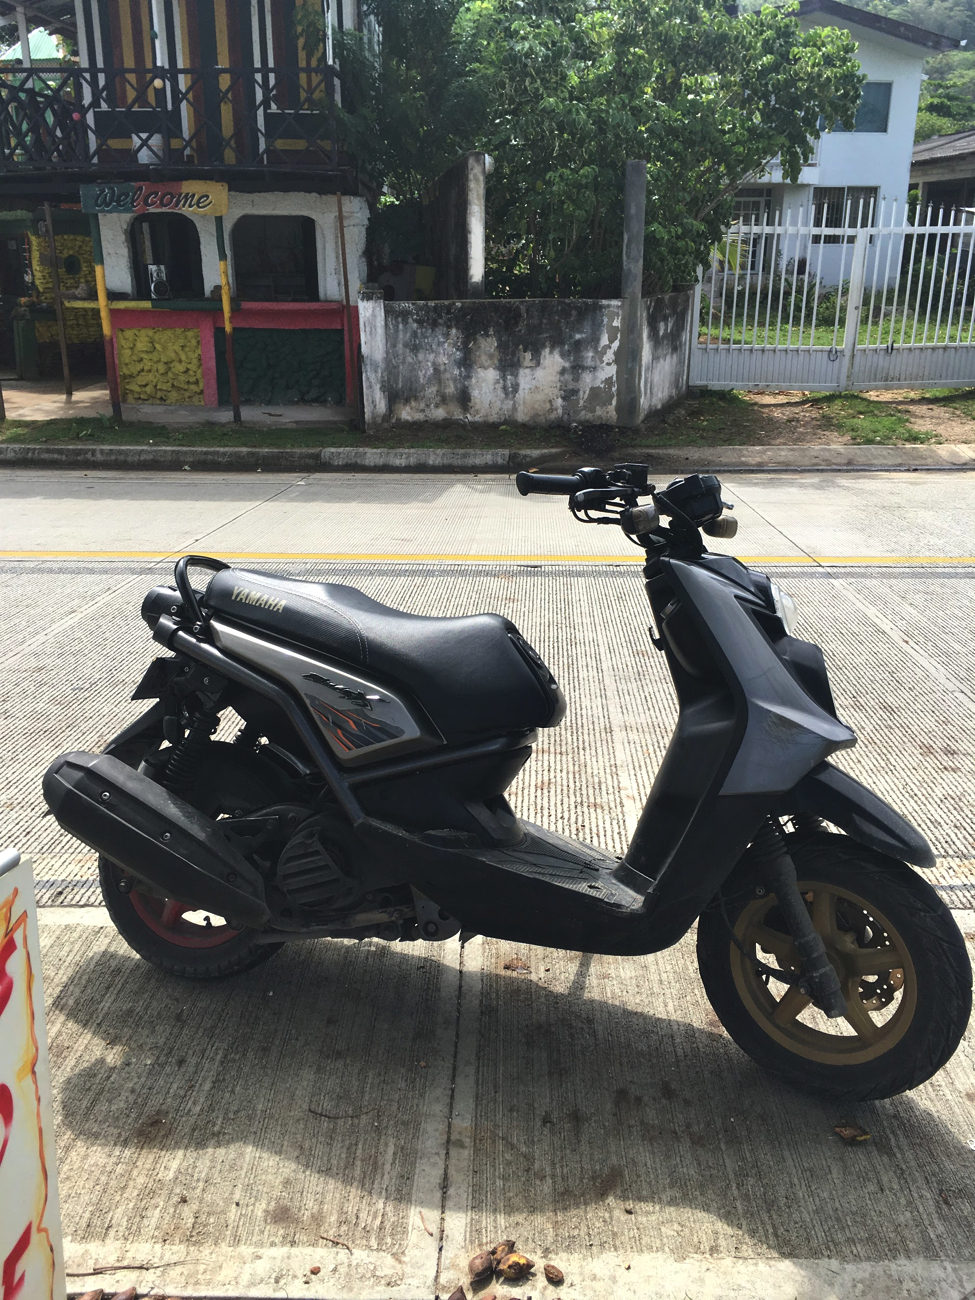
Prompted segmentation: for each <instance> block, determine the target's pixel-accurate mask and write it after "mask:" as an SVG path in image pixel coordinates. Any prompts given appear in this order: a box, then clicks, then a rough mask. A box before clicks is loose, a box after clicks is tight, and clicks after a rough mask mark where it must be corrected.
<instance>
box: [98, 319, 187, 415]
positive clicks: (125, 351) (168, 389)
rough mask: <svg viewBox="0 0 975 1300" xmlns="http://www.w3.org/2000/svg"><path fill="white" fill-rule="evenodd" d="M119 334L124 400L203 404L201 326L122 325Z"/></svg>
mask: <svg viewBox="0 0 975 1300" xmlns="http://www.w3.org/2000/svg"><path fill="white" fill-rule="evenodd" d="M115 337H116V339H117V343H118V369H119V380H120V383H121V390H122V401H123V402H174V403H178V402H188V403H190V404H193V405H196V406H202V405H203V362H202V359H201V356H200V331H199V330H194V329H120V330H118V332H117V333H116V336H115Z"/></svg>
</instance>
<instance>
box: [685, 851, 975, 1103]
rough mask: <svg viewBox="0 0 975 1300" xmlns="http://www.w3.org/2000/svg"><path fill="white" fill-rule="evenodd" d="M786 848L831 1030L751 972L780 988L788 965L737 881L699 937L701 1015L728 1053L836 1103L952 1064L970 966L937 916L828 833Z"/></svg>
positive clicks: (905, 884)
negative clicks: (826, 975)
mask: <svg viewBox="0 0 975 1300" xmlns="http://www.w3.org/2000/svg"><path fill="white" fill-rule="evenodd" d="M789 847H790V852H791V853H792V856H793V860H794V861H795V863H796V867H797V869H798V877H799V889H800V891H801V893H802V895H803V897H804V898H805V900H806V905H807V907H808V909H809V913H810V916H811V917H812V921H813V925H814V926H815V927H816V930H817V931H818V932H819V934H820V935H821V937H822V939H823V943H824V945H825V948H826V952H827V955H828V956H829V959H830V961H831V963H832V965H833V967H834V969H835V970H836V973H837V976H838V977H839V981H840V986H841V988H842V991H843V997H844V1000H845V1002H846V1015H845V1017H842V1018H839V1019H835V1020H830V1019H829V1018H828V1017H827V1016H825V1015H824V1014H823V1013H822V1012H821V1011H819V1010H818V1009H817V1008H816V1006H815V1005H814V1004H813V1002H812V1001H811V999H810V998H809V997H807V996H806V995H805V994H804V993H802V992H801V990H800V989H799V988H798V987H797V986H796V985H795V984H794V983H789V982H785V981H780V980H778V979H776V978H775V977H774V976H773V975H772V974H770V973H769V971H768V970H767V969H763V966H764V967H766V968H768V967H771V968H772V969H773V970H780V971H782V972H783V974H784V975H786V976H793V975H794V974H795V973H796V972H797V971H798V969H799V958H798V955H797V953H796V949H795V945H794V943H793V941H792V938H791V936H790V935H789V932H788V927H787V926H786V923H785V920H784V917H783V916H782V913H781V910H780V909H779V906H778V901H777V899H776V897H775V895H774V894H769V893H767V892H766V891H765V890H764V889H763V888H762V886H761V885H760V884H759V883H758V882H757V880H756V879H754V878H749V877H748V875H747V873H746V872H744V871H743V872H739V873H736V876H735V877H733V878H732V879H731V880H730V881H729V882H728V884H727V885H726V887H725V890H724V891H723V894H722V897H721V898H720V899H719V904H720V905H717V906H715V907H714V908H712V909H710V910H709V911H707V912H706V913H704V914H703V915H702V917H701V919H700V922H699V925H698V941H697V955H698V963H699V966H700V970H701V978H702V980H703V982H704V987H705V991H706V992H707V995H708V999H709V1000H710V1002H711V1005H712V1006H713V1007H714V1010H715V1012H716V1013H717V1015H718V1017H719V1019H720V1020H721V1023H722V1024H723V1025H724V1027H725V1028H726V1029H727V1031H728V1033H729V1034H730V1035H731V1037H732V1038H733V1039H734V1040H735V1042H736V1043H737V1044H738V1046H739V1047H741V1048H742V1049H743V1050H744V1051H745V1052H747V1053H748V1055H749V1056H751V1057H752V1059H753V1060H755V1061H756V1062H757V1063H758V1064H759V1065H761V1066H763V1067H764V1068H765V1069H767V1070H769V1071H771V1072H772V1073H774V1074H777V1075H779V1076H781V1077H782V1078H784V1079H787V1080H788V1081H789V1082H791V1083H794V1084H796V1085H797V1086H799V1087H802V1088H806V1089H811V1090H813V1091H817V1092H822V1093H826V1094H829V1095H830V1096H833V1097H836V1098H838V1099H843V1100H846V1101H858V1100H860V1101H862V1100H867V1099H869V1098H880V1097H891V1096H894V1095H895V1094H896V1093H899V1092H905V1091H906V1090H907V1089H909V1088H914V1087H917V1085H918V1084H920V1083H923V1082H924V1081H925V1080H926V1079H929V1078H930V1077H931V1076H932V1075H933V1074H934V1073H935V1072H936V1071H937V1070H939V1069H940V1068H941V1066H942V1065H944V1063H945V1062H946V1061H947V1060H948V1058H949V1057H950V1056H951V1054H952V1053H953V1052H954V1050H955V1048H956V1047H957V1046H958V1042H959V1040H960V1039H961V1036H962V1034H963V1033H964V1031H965V1027H966V1025H967V1024H968V1018H969V1015H970V1012H971V1001H972V972H971V965H970V963H969V960H968V954H967V953H966V951H965V943H964V940H963V938H962V936H961V934H960V932H959V930H958V927H957V925H956V924H955V922H954V919H953V918H952V916H951V913H950V911H949V910H948V909H947V908H946V907H945V905H944V903H942V901H941V900H940V898H939V897H938V895H937V894H936V893H935V892H934V890H933V889H932V888H931V887H930V886H929V885H928V884H927V883H926V882H925V881H924V880H922V879H921V878H920V877H919V876H917V875H915V873H914V872H913V871H911V870H910V869H909V868H908V867H905V866H903V865H902V864H900V863H895V862H893V861H891V860H890V859H888V858H885V857H883V856H882V855H881V854H878V853H873V852H872V851H871V850H869V849H867V848H865V847H863V846H862V845H858V844H856V843H854V842H853V841H850V840H848V839H846V838H845V837H843V836H841V835H826V834H822V835H817V836H815V837H813V838H811V839H809V840H806V841H798V842H797V841H795V840H793V841H791V842H790V846H789ZM759 963H761V965H760V964H759Z"/></svg>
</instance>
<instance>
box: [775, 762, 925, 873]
mask: <svg viewBox="0 0 975 1300" xmlns="http://www.w3.org/2000/svg"><path fill="white" fill-rule="evenodd" d="M780 811H781V813H782V815H783V816H788V814H789V813H794V812H795V813H811V814H812V815H813V816H815V817H822V818H823V820H824V821H828V822H832V823H833V825H834V826H838V827H839V828H840V830H841V831H845V832H846V834H847V835H849V836H850V838H851V839H854V840H859V841H860V843H861V844H866V845H867V846H868V847H869V848H871V849H877V850H878V852H880V853H885V854H887V856H888V857H892V858H899V859H900V860H901V861H902V862H910V863H912V864H913V865H914V866H915V867H927V868H930V867H933V866H934V864H935V858H934V853H933V852H932V850H931V845H930V844H929V843H928V842H927V840H926V839H925V838H924V836H923V835H922V834H921V833H920V831H917V830H915V829H914V827H913V826H912V825H911V824H910V822H908V821H905V819H904V818H903V817H902V816H901V815H900V813H897V812H894V810H893V808H891V806H890V805H889V804H888V803H885V802H884V800H883V799H881V798H880V797H879V796H878V795H875V794H874V793H873V791H872V790H868V789H867V787H866V786H865V785H861V784H860V782H859V781H855V780H854V779H853V777H852V776H847V774H846V773H845V772H841V771H840V770H839V768H837V767H833V765H832V764H831V763H821V764H820V766H819V767H817V768H815V769H814V770H813V771H812V772H810V773H809V775H808V776H806V777H804V778H803V779H802V780H801V781H800V782H799V784H798V785H797V786H795V788H794V789H793V790H792V791H791V793H790V794H789V795H788V797H787V799H786V800H785V801H784V802H783V805H782V808H781V810H780Z"/></svg>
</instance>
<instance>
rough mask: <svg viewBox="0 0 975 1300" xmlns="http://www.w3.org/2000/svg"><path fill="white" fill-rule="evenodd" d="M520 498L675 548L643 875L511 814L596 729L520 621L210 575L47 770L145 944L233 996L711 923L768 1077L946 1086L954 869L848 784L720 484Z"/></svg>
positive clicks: (634, 865) (821, 1084) (808, 676)
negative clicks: (352, 951) (479, 939)
mask: <svg viewBox="0 0 975 1300" xmlns="http://www.w3.org/2000/svg"><path fill="white" fill-rule="evenodd" d="M516 483H517V487H518V489H519V491H520V492H521V493H522V494H523V495H527V494H529V493H545V494H552V495H557V496H561V497H562V498H563V499H564V500H566V501H567V502H568V505H569V508H570V509H571V511H572V513H573V514H574V516H575V517H576V518H577V519H579V520H580V521H581V522H597V523H603V524H611V525H613V526H616V527H619V528H620V529H622V531H623V533H624V535H625V536H626V537H627V538H628V539H629V540H630V541H632V542H633V543H634V544H635V545H637V546H638V547H640V548H641V549H642V550H643V551H644V552H645V555H646V563H645V565H644V569H643V578H644V582H645V585H646V592H647V596H648V598H649V604H650V609H651V611H652V616H653V628H652V630H651V639H652V641H653V644H654V646H655V647H656V649H657V650H658V651H659V652H660V654H661V657H662V661H663V663H664V664H666V667H667V669H668V670H669V673H670V675H671V678H672V680H673V684H674V689H675V691H676V695H677V700H678V704H679V714H678V719H677V723H676V728H675V731H674V734H673V737H672V739H671V741H670V745H669V748H668V749H667V752H666V756H665V757H664V760H663V762H662V764H661V767H660V769H659V772H658V773H657V775H656V779H655V781H654V783H653V787H652V789H651V790H650V792H649V795H648V797H647V801H646V807H645V809H644V811H643V814H642V816H641V817H640V820H639V823H638V825H637V827H636V831H635V833H634V835H633V838H632V842H631V843H630V845H629V848H628V849H627V851H626V853H625V855H623V857H621V858H617V857H614V856H612V855H610V854H607V853H605V852H603V851H601V850H600V849H599V848H596V847H594V846H591V845H589V844H582V843H579V842H577V841H574V840H569V839H566V838H563V837H562V836H560V835H556V834H554V833H553V832H551V831H549V830H546V829H544V828H542V827H539V826H534V825H531V824H530V823H528V822H526V821H524V820H522V819H521V818H519V817H518V815H517V814H516V813H515V811H514V810H513V809H512V807H511V806H510V804H509V803H508V801H507V799H506V797H505V791H506V790H507V788H508V786H509V785H510V784H511V782H512V780H513V778H514V777H515V775H516V774H517V773H518V772H519V771H520V770H521V769H522V767H523V766H524V765H525V764H526V763H527V762H528V760H529V758H530V757H531V753H532V746H533V744H534V743H535V741H536V739H537V732H538V729H539V728H543V727H555V726H556V725H557V724H558V723H559V721H560V719H561V718H562V716H563V714H564V712H565V707H566V705H565V700H564V698H563V695H562V692H561V690H560V689H559V686H558V684H557V682H556V679H555V677H554V676H553V674H552V672H551V671H550V670H549V668H548V667H547V666H546V664H545V663H544V662H543V660H542V659H541V657H540V656H539V654H538V653H537V652H536V651H535V650H534V648H533V647H532V645H531V644H530V643H529V641H528V640H526V638H525V637H524V636H523V635H522V633H521V632H520V631H519V630H518V628H517V627H515V625H514V624H513V623H511V622H510V621H509V620H508V619H506V618H503V617H500V616H499V615H495V614H477V615H474V616H471V617H463V618H429V617H419V616H417V615H413V614H409V613H406V612H403V611H401V610H397V609H392V608H389V607H388V606H385V605H382V604H380V603H379V602H378V601H375V600H373V599H371V598H370V597H369V596H367V595H365V594H363V593H362V592H361V591H358V590H356V589H354V588H352V587H347V586H341V585H337V584H334V583H316V582H306V581H299V580H296V579H293V578H288V577H281V576H277V575H274V574H271V573H264V572H257V571H248V570H242V569H235V568H231V567H230V566H229V565H227V564H225V563H224V562H222V561H221V560H217V559H212V558H210V557H205V556H188V557H184V558H183V559H181V560H180V561H179V562H178V563H177V565H176V572H175V586H159V587H155V588H153V589H152V590H151V591H150V592H149V593H148V595H147V596H146V598H145V601H144V603H143V606H142V617H143V618H144V620H145V622H146V623H147V624H148V626H149V627H150V628H151V630H152V636H153V638H154V639H155V640H156V641H157V642H158V643H159V644H160V645H161V646H162V647H163V648H164V649H165V651H166V652H167V653H166V655H164V656H163V657H161V658H157V659H156V660H155V661H154V662H153V663H152V664H151V666H150V667H149V669H148V671H147V672H146V674H145V676H144V678H143V680H142V682H141V683H140V685H139V687H138V688H137V690H136V692H135V695H134V696H133V698H134V699H139V700H145V701H147V704H148V707H147V711H146V712H145V714H144V715H143V716H142V717H141V718H140V719H139V720H138V721H136V722H135V723H134V724H133V725H131V726H129V727H127V728H126V729H125V730H124V731H122V732H121V734H119V735H118V736H117V737H116V738H115V739H114V740H113V741H112V742H111V743H110V744H109V745H108V747H107V748H106V749H105V751H104V752H103V753H89V752H84V751H78V752H72V753H68V754H65V755H63V756H62V757H60V758H58V759H57V760H56V761H55V762H54V763H53V764H52V765H51V767H50V768H49V770H48V771H47V773H46V775H45V777H44V794H45V797H46V799H47V802H48V804H49V806H50V808H51V810H52V811H53V813H54V815H55V816H56V818H57V820H58V821H59V823H60V824H61V826H62V827H64V829H65V830H67V831H68V832H69V833H70V834H71V835H73V836H75V837H76V838H77V839H78V840H80V841H81V842H82V843H84V844H86V845H88V846H89V847H91V848H92V849H94V850H95V851H96V852H97V853H98V854H99V874H100V881H101V889H102V894H103V897H104V901H105V905H106V907H107V909H108V911H109V914H110V915H111V918H112V920H113V922H114V923H115V925H116V927H117V928H118V930H119V932H120V933H121V935H122V936H123V937H124V938H125V940H126V941H127V942H128V943H129V944H130V945H131V947H132V948H133V949H134V950H135V951H136V952H137V953H139V954H140V955H141V956H142V957H144V958H145V959H146V960H148V961H150V962H153V963H154V964H155V965H157V966H159V967H161V968H162V969H163V970H165V971H167V972H169V973H171V974H172V975H175V976H181V977H186V978H190V979H211V978H216V977H221V976H228V975H232V974H234V973H236V972H240V971H243V970H246V969H248V968H249V967H252V966H254V965H256V964H257V963H259V962H262V961H264V960H266V959H267V958H269V957H270V956H271V955H272V954H273V953H274V952H275V951H277V950H278V949H279V948H280V947H281V945H282V944H284V943H288V942H293V941H296V940H299V939H315V938H332V939H335V938H342V939H365V938H378V939H384V940H390V941H414V940H428V941H439V940H445V939H449V938H451V937H452V936H455V935H458V934H459V935H461V937H462V939H463V938H465V937H468V936H470V935H472V934H481V935H489V936H494V937H496V938H500V939H507V940H513V941H515V942H517V943H520V944H541V945H546V946H550V947H555V948H567V949H574V950H580V951H583V952H590V953H610V954H616V955H620V956H640V955H641V954H645V953H652V952H656V951H659V950H660V949H663V948H667V947H669V946H670V945H672V944H675V943H676V942H677V941H678V940H679V939H680V938H681V937H682V936H683V935H685V934H686V933H687V932H688V931H689V930H690V928H691V927H692V926H693V925H694V924H695V923H697V957H698V964H699V969H700V973H701V977H702V980H703V983H704V987H705V990H706V992H707V995H708V998H709V999H710V1001H711V1004H712V1006H713V1007H714V1010H715V1012H716V1013H717V1015H718V1017H719V1018H720V1020H721V1022H722V1023H723V1024H724V1026H725V1027H726V1029H727V1030H728V1032H729V1034H730V1035H731V1036H732V1038H734V1040H735V1041H736V1042H737V1043H738V1044H739V1046H740V1047H742V1048H743V1049H744V1051H745V1052H747V1053H748V1054H749V1055H750V1056H751V1057H752V1058H753V1059H754V1060H755V1061H756V1062H758V1063H759V1065H761V1066H763V1067H764V1068H766V1069H767V1070H769V1071H770V1072H773V1073H775V1074H777V1075H779V1076H780V1077H782V1078H783V1079H784V1080H786V1081H789V1082H791V1083H793V1084H795V1085H797V1086H801V1087H804V1088H808V1089H813V1090H816V1091H819V1092H821V1093H825V1094H829V1095H831V1096H833V1097H836V1098H843V1099H845V1100H851V1101H852V1100H856V1099H866V1098H878V1097H888V1096H891V1095H893V1094H895V1093H899V1092H902V1091H904V1090H905V1089H908V1088H913V1087H915V1086H916V1085H917V1084H919V1083H921V1082H923V1081H924V1080H925V1079H928V1078H930V1077H931V1075H933V1074H934V1073H935V1071H937V1070H938V1069H940V1067H941V1066H942V1065H943V1064H944V1063H945V1062H946V1061H947V1060H948V1058H949V1057H950V1056H951V1054H952V1052H953V1051H954V1050H955V1048H956V1046H957V1045H958V1042H959V1040H960V1038H961V1035H962V1033H963V1032H964V1030H965V1027H966V1025H967V1023H968V1018H969V1014H970V1010H971V982H972V977H971V967H970V964H969V961H968V957H967V954H966V951H965V946H964V941H963V939H962V937H961V935H960V933H959V930H958V927H957V926H956V925H955V922H954V920H953V919H952V916H951V913H950V911H949V910H948V909H947V908H946V907H945V905H944V904H943V903H942V901H941V900H940V899H939V897H938V895H937V894H936V892H935V891H934V890H933V889H932V888H931V887H930V886H929V885H928V884H927V883H926V882H925V880H924V879H923V878H922V877H921V876H920V875H919V874H918V873H917V872H916V871H914V870H912V867H916V868H921V869H922V870H924V869H926V868H930V867H931V866H932V865H933V862H934V859H933V856H932V853H931V849H930V847H929V846H928V844H927V843H926V842H925V840H924V838H923V837H922V836H921V835H920V834H919V833H918V832H917V831H916V830H915V829H914V828H913V827H912V826H910V825H909V824H908V823H907V822H906V821H905V820H904V819H903V818H902V817H900V816H899V815H898V814H897V813H896V812H894V811H893V810H892V809H891V808H890V807H888V805H887V804H886V803H884V802H883V800H881V799H880V798H878V796H877V795H875V794H873V793H872V792H871V791H870V790H868V789H866V788H865V787H864V786H863V785H861V784H859V783H858V782H857V781H855V780H853V779H852V778H851V777H849V776H847V775H846V774H845V773H844V772H842V771H841V770H840V769H839V768H837V767H836V766H834V765H833V764H832V763H831V761H830V760H831V758H832V756H833V755H835V754H836V753H837V752H838V751H840V750H843V749H846V748H849V747H850V746H852V745H853V744H855V743H856V737H855V735H854V733H853V732H852V731H851V730H850V728H849V727H848V726H846V725H845V724H844V723H843V722H842V721H841V720H840V719H839V717H838V715H837V710H836V707H835V705H834V701H833V696H832V692H831V689H830V684H829V678H828V675H827V670H826V666H825V662H824V658H823V654H822V651H821V650H820V649H819V647H818V646H816V645H813V644H811V643H810V642H808V641H804V640H802V639H800V638H798V637H797V636H795V635H794V630H795V607H794V605H793V603H792V602H791V600H790V599H789V598H788V596H786V595H785V594H784V593H783V592H782V591H781V590H780V589H779V588H778V586H777V585H776V584H775V583H774V582H771V581H770V580H769V578H768V577H766V576H765V575H764V574H761V573H759V572H756V571H755V570H752V569H749V568H747V567H746V566H745V565H743V564H742V563H740V562H739V561H738V560H736V559H733V558H731V557H730V556H726V555H722V554H713V553H711V552H709V551H708V550H707V547H706V545H705V539H706V538H707V537H725V538H727V537H730V536H733V534H734V531H735V521H734V520H733V519H731V518H729V516H728V515H726V514H725V508H726V507H725V505H724V503H723V501H722V498H721V485H720V483H719V482H718V480H717V479H716V478H714V477H713V476H711V475H692V476H689V477H686V478H683V479H678V480H677V481H675V482H673V483H671V484H670V485H669V486H668V487H666V488H664V489H661V490H657V489H656V488H655V487H654V485H652V484H650V483H648V471H647V467H646V466H642V465H633V464H623V465H616V466H613V467H611V468H609V469H595V468H584V469H580V470H578V471H577V472H576V473H575V474H571V475H550V474H540V473H533V472H525V473H521V474H519V475H518V476H517V480H516ZM191 569H193V570H197V571H201V570H202V571H204V572H205V573H206V574H207V581H206V582H205V583H204V584H201V585H200V586H194V585H193V582H192V581H191V578H190V570H191ZM230 723H232V724H233V729H234V733H235V734H233V739H232V740H225V739H220V738H217V733H218V732H219V733H220V736H224V735H226V734H230V733H228V730H227V728H228V725H229V724H230Z"/></svg>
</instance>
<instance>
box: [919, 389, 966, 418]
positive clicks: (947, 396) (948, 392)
mask: <svg viewBox="0 0 975 1300" xmlns="http://www.w3.org/2000/svg"><path fill="white" fill-rule="evenodd" d="M915 400H918V399H915ZM919 400H921V401H924V402H936V403H937V404H938V405H939V406H949V407H951V410H952V411H953V412H955V413H957V414H958V415H967V416H968V418H969V419H970V420H975V388H930V389H928V390H927V392H925V393H924V394H923V395H922V397H921V398H920V399H919Z"/></svg>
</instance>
